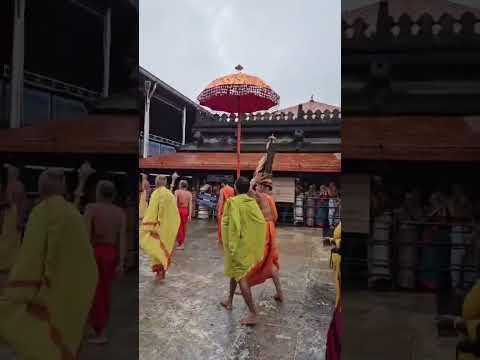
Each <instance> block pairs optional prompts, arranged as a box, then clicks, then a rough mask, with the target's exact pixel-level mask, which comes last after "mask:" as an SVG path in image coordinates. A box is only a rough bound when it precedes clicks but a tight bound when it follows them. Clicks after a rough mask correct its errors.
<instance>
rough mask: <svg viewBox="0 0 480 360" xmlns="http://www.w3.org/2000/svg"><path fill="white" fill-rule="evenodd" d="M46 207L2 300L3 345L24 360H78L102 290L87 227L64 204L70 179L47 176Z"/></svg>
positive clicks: (42, 185)
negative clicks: (96, 297)
mask: <svg viewBox="0 0 480 360" xmlns="http://www.w3.org/2000/svg"><path fill="white" fill-rule="evenodd" d="M39 192H40V196H41V201H40V203H39V204H38V205H37V206H36V207H35V208H34V209H33V211H32V213H31V214H30V217H29V220H28V223H27V226H26V231H25V236H24V240H23V244H22V247H21V249H20V251H19V253H18V256H17V259H16V262H15V264H14V266H13V268H12V270H11V272H10V276H9V279H8V281H7V283H6V284H5V287H4V289H3V293H2V294H1V295H0V342H5V343H7V344H8V345H10V346H11V347H12V348H13V349H14V350H15V352H16V353H17V355H18V356H19V358H21V359H23V360H66V359H72V360H73V359H75V358H76V356H77V353H78V350H79V346H80V342H81V339H82V337H83V334H84V329H85V325H86V321H87V317H88V313H89V311H90V307H91V305H92V300H93V297H94V294H95V288H96V285H97V278H98V274H97V266H96V264H95V257H94V255H93V250H92V246H91V245H90V242H89V236H88V234H87V231H86V227H85V223H84V221H83V218H82V216H81V215H80V213H79V212H78V210H77V209H76V208H75V207H74V206H73V205H72V204H71V203H68V202H67V201H66V200H65V199H64V198H63V196H62V195H63V194H64V192H65V177H64V174H63V172H61V171H59V170H52V169H49V170H46V171H45V172H44V173H42V175H41V176H40V179H39Z"/></svg>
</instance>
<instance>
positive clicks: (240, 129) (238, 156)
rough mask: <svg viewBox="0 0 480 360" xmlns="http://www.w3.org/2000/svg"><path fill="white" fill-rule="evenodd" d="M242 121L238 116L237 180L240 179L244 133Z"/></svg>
mask: <svg viewBox="0 0 480 360" xmlns="http://www.w3.org/2000/svg"><path fill="white" fill-rule="evenodd" d="M241 124H242V123H241V121H240V114H238V122H237V179H238V178H239V177H240V141H241V133H242V125H241Z"/></svg>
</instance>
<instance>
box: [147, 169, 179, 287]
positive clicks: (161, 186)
mask: <svg viewBox="0 0 480 360" xmlns="http://www.w3.org/2000/svg"><path fill="white" fill-rule="evenodd" d="M166 185H167V178H166V177H165V176H161V175H159V176H157V178H156V179H155V186H156V189H155V191H154V192H153V193H152V195H151V197H150V202H149V204H148V209H147V211H146V213H145V217H144V218H143V222H142V225H141V227H140V234H139V235H140V247H141V248H142V249H143V250H144V251H145V252H146V253H147V255H149V256H150V258H151V259H152V271H153V272H154V273H156V274H157V280H163V279H164V278H165V272H166V271H167V270H168V267H169V266H170V262H171V257H172V252H173V247H174V245H175V239H176V238H177V234H178V228H179V226H180V216H179V215H178V209H177V203H176V201H175V196H173V194H172V192H171V191H170V190H168V189H167V188H166Z"/></svg>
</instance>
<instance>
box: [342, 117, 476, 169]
mask: <svg viewBox="0 0 480 360" xmlns="http://www.w3.org/2000/svg"><path fill="white" fill-rule="evenodd" d="M479 121H480V118H476V119H473V120H471V121H470V120H468V119H465V118H463V117H434V116H403V117H402V116H396V117H393V116H391V117H382V118H378V119H372V118H355V119H351V118H350V119H345V120H344V121H343V124H342V155H343V158H344V159H358V160H362V159H363V160H402V161H431V162H434V161H439V162H478V161H480V142H479V141H478V139H480V127H479V126H478V125H476V124H478V122H479Z"/></svg>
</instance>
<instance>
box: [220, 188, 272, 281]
mask: <svg viewBox="0 0 480 360" xmlns="http://www.w3.org/2000/svg"><path fill="white" fill-rule="evenodd" d="M265 228H266V221H265V218H264V216H263V214H262V211H261V210H260V208H259V207H258V205H257V202H256V200H255V199H254V198H252V197H250V196H248V195H246V194H242V195H238V196H234V197H232V198H230V199H229V200H228V201H227V202H226V204H225V206H224V209H223V217H222V240H223V249H224V266H225V275H226V276H228V277H229V278H233V279H235V280H236V281H238V280H240V279H243V278H244V277H245V276H246V275H247V274H248V272H249V271H250V270H251V269H252V268H253V267H254V266H255V265H257V264H258V263H259V262H260V261H261V260H262V259H263V256H264V254H265V240H266V231H265Z"/></svg>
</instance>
